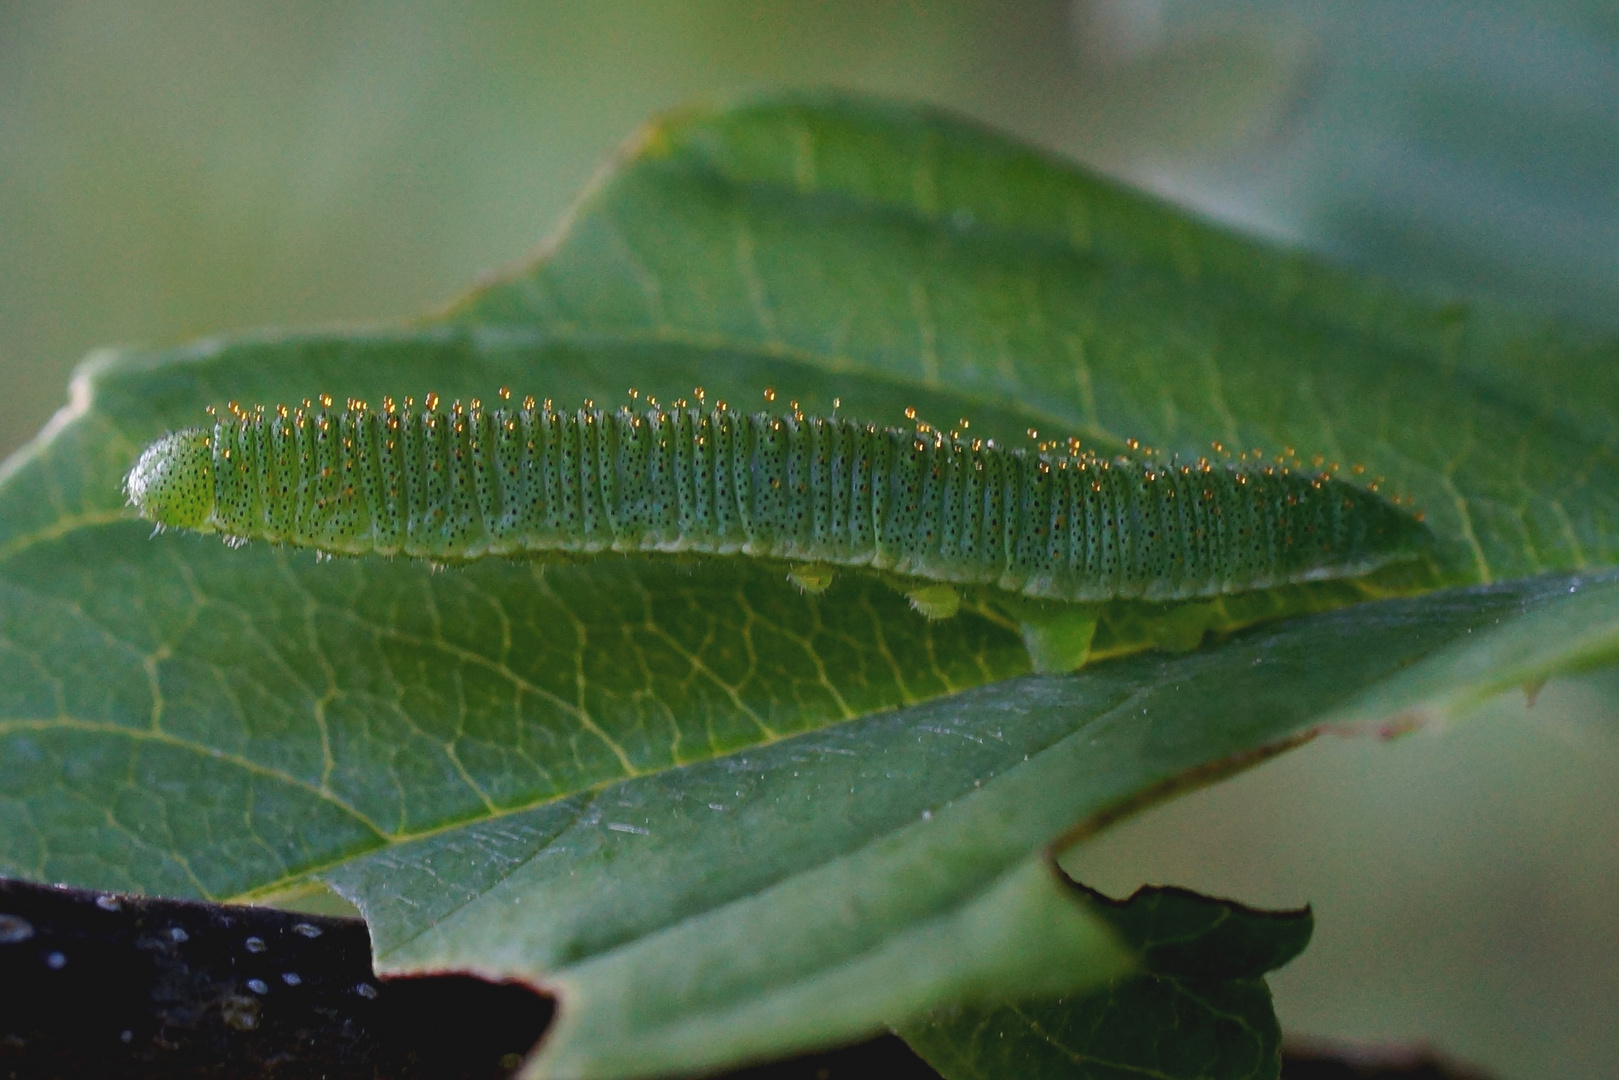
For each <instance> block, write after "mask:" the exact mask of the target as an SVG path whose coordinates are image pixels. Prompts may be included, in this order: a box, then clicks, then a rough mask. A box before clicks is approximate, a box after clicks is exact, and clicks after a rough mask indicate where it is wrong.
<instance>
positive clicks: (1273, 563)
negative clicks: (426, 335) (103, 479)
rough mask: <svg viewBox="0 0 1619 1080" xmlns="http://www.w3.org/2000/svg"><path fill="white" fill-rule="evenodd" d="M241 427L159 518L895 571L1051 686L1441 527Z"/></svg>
mask: <svg viewBox="0 0 1619 1080" xmlns="http://www.w3.org/2000/svg"><path fill="white" fill-rule="evenodd" d="M322 403H323V405H311V404H310V403H307V402H306V403H305V405H306V407H305V408H302V409H295V410H288V409H286V408H279V409H275V410H272V411H269V412H266V411H265V410H263V409H258V410H255V411H252V412H245V411H241V410H235V411H234V414H233V416H232V417H231V418H229V419H223V420H221V421H219V422H218V423H216V424H215V425H214V426H213V427H212V428H190V429H187V430H184V431H179V432H175V433H173V434H171V435H168V436H166V437H164V438H162V439H159V440H158V441H157V442H155V443H153V444H152V445H151V446H150V447H148V448H147V450H146V451H145V452H144V453H143V454H142V455H141V457H140V460H139V462H138V463H137V464H136V465H135V467H134V469H133V470H131V472H130V473H129V476H128V479H127V480H126V484H125V486H126V489H127V492H128V495H129V500H130V502H131V503H132V504H133V505H134V506H135V507H136V508H137V509H138V510H139V512H140V514H141V515H142V516H143V517H145V518H147V519H149V520H152V521H154V522H157V523H158V524H159V525H160V526H173V527H177V528H186V529H193V530H196V531H199V532H217V533H220V534H222V535H223V536H224V537H225V538H226V540H227V542H231V543H240V542H245V541H247V540H250V539H261V540H270V541H274V542H277V543H284V544H292V545H295V546H298V547H309V548H314V549H316V550H317V551H321V552H326V553H329V554H343V555H365V554H379V555H407V556H412V557H417V558H423V559H429V560H432V561H433V562H437V563H448V562H458V561H464V560H470V559H478V558H484V557H487V556H492V555H498V556H507V557H541V558H544V557H552V558H569V557H579V556H582V555H589V554H591V553H598V552H609V551H613V552H622V553H625V554H640V555H652V554H660V553H669V554H674V553H695V554H700V555H711V556H731V557H737V556H747V557H752V558H756V559H769V560H776V561H779V562H781V563H783V564H785V566H786V568H787V570H788V574H789V576H790V577H791V578H792V580H793V581H794V582H796V583H797V584H798V585H799V586H800V587H801V588H803V589H805V590H807V591H810V592H820V591H822V590H824V589H825V588H826V587H827V586H828V585H829V584H830V583H831V580H832V575H833V568H835V567H840V566H842V567H861V568H868V569H870V570H875V571H880V572H882V573H884V574H885V575H887V576H888V577H889V578H890V579H891V580H893V581H894V583H895V584H896V585H897V586H898V587H900V588H901V589H902V591H904V592H905V593H906V594H907V595H908V596H909V597H910V598H911V601H912V604H913V605H914V606H915V607H916V608H917V610H919V611H921V612H922V613H923V614H924V615H927V616H929V617H932V618H943V617H948V616H950V615H952V614H954V613H955V611H956V609H957V607H958V605H959V603H960V593H959V590H960V589H961V588H963V587H969V588H976V590H977V591H978V593H979V595H981V596H984V597H986V598H988V599H990V600H991V601H992V602H994V603H996V604H998V605H999V606H1000V607H1001V608H1002V609H1003V610H1006V611H1007V612H1009V613H1010V614H1011V615H1012V617H1013V618H1015V619H1017V620H1018V622H1019V623H1020V625H1021V626H1022V627H1023V636H1024V639H1025V641H1026V643H1027V644H1028V645H1029V648H1030V653H1031V657H1032V659H1033V661H1034V664H1035V666H1036V668H1037V669H1039V670H1070V669H1072V668H1074V667H1077V666H1079V665H1080V664H1081V663H1083V662H1084V660H1085V657H1086V655H1087V653H1088V650H1089V644H1090V639H1091V634H1092V632H1093V630H1094V628H1095V623H1096V614H1097V605H1098V604H1099V602H1102V601H1106V600H1111V599H1114V598H1121V597H1122V598H1139V599H1143V600H1148V601H1171V600H1188V599H1194V598H1200V597H1213V596H1219V595H1222V594H1228V593H1236V592H1243V591H1247V590H1254V589H1265V588H1270V587H1273V586H1278V585H1283V584H1288V583H1293V582H1303V581H1314V580H1320V579H1328V578H1344V577H1355V576H1360V575H1364V574H1367V573H1369V572H1371V571H1373V570H1375V569H1377V568H1378V567H1381V566H1384V565H1386V564H1389V563H1392V562H1396V561H1400V560H1405V559H1411V558H1415V557H1417V556H1418V555H1419V554H1420V552H1421V550H1422V549H1423V547H1424V546H1425V545H1426V543H1427V541H1428V533H1427V529H1426V528H1425V527H1424V526H1423V525H1422V524H1421V522H1420V518H1419V517H1416V516H1412V515H1409V514H1406V513H1404V512H1403V511H1401V510H1400V509H1398V508H1397V507H1395V506H1392V505H1391V504H1389V503H1388V502H1386V501H1385V500H1383V499H1382V498H1380V497H1378V496H1376V495H1374V494H1371V493H1368V492H1366V491H1363V490H1361V489H1359V488H1357V487H1354V486H1353V485H1351V484H1348V483H1346V482H1344V481H1341V480H1338V479H1335V478H1333V477H1332V476H1331V475H1328V474H1322V473H1303V472H1296V471H1292V470H1289V469H1284V468H1280V467H1272V466H1261V465H1257V464H1255V465H1248V464H1235V463H1215V464H1211V463H1209V462H1207V461H1200V462H1199V463H1198V464H1196V465H1179V464H1174V465H1172V464H1167V463H1163V462H1157V461H1153V460H1150V459H1148V460H1142V459H1135V458H1124V457H1120V458H1112V459H1103V458H1097V457H1094V456H1089V455H1079V454H1063V453H1052V452H1039V451H1035V452H1031V451H1027V450H1022V449H1006V448H1003V447H998V446H996V445H995V444H994V443H993V441H981V440H978V439H965V438H961V437H957V436H945V435H943V434H941V433H939V432H936V431H931V430H926V429H920V430H904V429H899V428H888V427H879V426H877V425H875V424H869V423H860V422H856V421H852V420H847V419H842V418H835V417H834V418H825V417H806V416H804V415H803V414H801V413H799V412H797V411H796V410H794V411H791V412H787V413H758V414H753V415H745V414H742V413H740V412H737V411H734V410H731V409H728V408H726V407H725V406H724V404H723V403H721V404H720V406H719V407H717V408H712V409H710V408H684V407H681V408H669V409H666V408H656V407H654V408H650V409H646V410H644V411H631V410H630V409H627V408H626V409H619V410H617V411H611V412H609V411H605V410H601V409H595V408H584V409H578V410H572V411H561V410H557V409H553V408H551V406H550V403H549V402H546V403H545V404H544V405H543V406H541V407H535V405H534V402H533V399H529V400H528V401H526V402H524V404H523V407H521V408H515V407H514V408H504V407H502V408H492V409H484V408H483V407H482V406H481V405H480V404H479V403H478V402H477V401H474V402H472V404H471V407H470V408H466V409H463V408H462V406H461V405H460V403H459V402H457V403H456V404H455V405H454V406H453V407H452V408H451V409H450V410H449V411H446V412H441V411H439V410H438V408H437V405H438V401H437V398H436V397H435V396H432V395H429V397H428V399H427V402H426V408H424V409H416V408H414V407H413V405H412V403H411V402H410V401H409V400H408V399H407V401H406V404H405V406H404V408H402V409H401V408H398V407H396V406H395V404H394V402H393V401H392V400H389V401H387V402H386V403H385V406H384V408H383V409H382V410H381V411H373V410H371V409H369V408H367V407H366V406H365V405H364V404H363V403H361V402H354V401H351V402H350V403H349V407H347V408H344V409H341V410H335V409H330V408H327V407H323V406H325V405H329V404H330V399H322Z"/></svg>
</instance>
